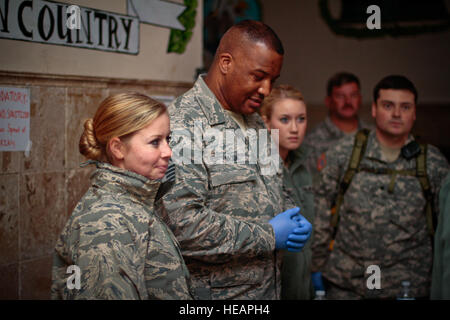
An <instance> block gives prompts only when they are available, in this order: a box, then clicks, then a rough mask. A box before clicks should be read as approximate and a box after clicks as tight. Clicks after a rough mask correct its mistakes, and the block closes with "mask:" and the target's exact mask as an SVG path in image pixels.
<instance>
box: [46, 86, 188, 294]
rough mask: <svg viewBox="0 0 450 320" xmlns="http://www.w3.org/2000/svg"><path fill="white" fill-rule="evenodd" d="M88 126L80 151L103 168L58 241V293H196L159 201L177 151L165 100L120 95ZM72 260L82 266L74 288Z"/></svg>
mask: <svg viewBox="0 0 450 320" xmlns="http://www.w3.org/2000/svg"><path fill="white" fill-rule="evenodd" d="M84 128H85V130H84V132H83V134H82V136H81V139H80V145H79V147H80V152H81V153H82V154H83V155H84V156H86V158H88V159H91V161H90V162H91V164H95V166H96V167H97V169H96V171H95V172H94V174H93V175H92V178H91V181H92V184H91V187H90V188H89V190H88V191H87V192H86V194H85V195H84V196H83V198H82V199H81V200H80V202H79V203H78V204H77V206H76V208H75V210H74V211H73V213H72V216H71V217H70V219H69V221H68V222H67V224H66V226H65V228H64V230H63V232H62V233H61V236H60V238H59V240H58V242H57V244H56V248H55V253H54V261H53V276H52V278H53V279H52V280H53V284H52V298H53V299H191V294H190V291H189V273H188V271H187V268H186V266H185V264H184V261H183V258H182V256H181V253H180V250H179V247H178V243H177V240H176V239H175V237H174V236H173V234H172V232H171V231H170V229H169V228H167V227H166V225H165V224H164V223H163V222H162V220H161V217H160V214H161V212H157V211H156V210H155V207H154V202H155V197H156V194H157V190H158V187H159V184H160V183H159V181H158V180H159V179H161V178H162V177H163V176H164V174H165V172H166V169H167V166H168V161H169V158H170V157H171V155H172V151H171V149H170V147H169V145H168V140H169V134H170V126H169V117H168V114H167V110H166V107H165V106H164V105H163V104H161V103H159V102H157V101H155V100H153V99H151V98H149V97H147V96H145V95H141V94H138V93H123V94H116V95H113V96H110V97H109V98H107V99H106V100H104V101H103V102H102V104H101V105H100V107H99V108H98V110H97V113H96V114H95V117H94V118H93V119H88V120H86V122H85V125H84ZM92 160H93V161H92ZM71 265H75V266H77V267H78V268H79V270H80V272H81V277H80V282H79V287H78V288H76V287H75V288H73V289H71V288H69V287H68V285H67V282H68V281H67V278H68V277H69V274H67V273H66V272H67V269H68V267H69V266H71Z"/></svg>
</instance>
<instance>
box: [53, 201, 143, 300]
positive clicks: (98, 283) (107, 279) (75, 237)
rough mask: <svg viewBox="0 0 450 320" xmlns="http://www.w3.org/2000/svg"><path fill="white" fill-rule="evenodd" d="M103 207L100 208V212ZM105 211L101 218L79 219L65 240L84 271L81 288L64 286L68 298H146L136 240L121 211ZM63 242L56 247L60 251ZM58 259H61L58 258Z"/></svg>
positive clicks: (82, 271) (77, 263) (73, 258)
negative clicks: (135, 245) (87, 220)
mask: <svg viewBox="0 0 450 320" xmlns="http://www.w3.org/2000/svg"><path fill="white" fill-rule="evenodd" d="M99 209H100V208H96V210H97V211H98V210H99ZM104 209H105V210H108V211H109V212H108V214H104V215H103V216H102V218H101V219H100V220H99V221H91V222H83V223H80V222H78V221H75V222H74V223H73V224H72V225H71V226H69V227H68V229H67V230H68V232H67V233H66V236H65V239H64V241H63V243H65V245H66V246H68V247H69V250H68V251H69V252H71V256H72V260H73V261H75V264H76V265H77V266H78V267H79V268H80V271H81V281H80V285H81V288H80V289H79V290H76V289H72V290H68V289H67V288H65V289H64V294H63V298H65V299H107V300H124V299H125V300H134V299H142V298H143V297H141V296H140V291H142V290H143V288H145V283H144V281H143V279H142V277H140V276H139V274H138V270H137V266H138V265H139V263H138V261H137V260H139V257H136V254H135V250H134V241H133V239H132V235H131V234H130V232H129V229H128V228H127V222H126V221H125V219H124V218H123V217H122V216H121V215H120V213H111V212H110V211H111V208H104ZM58 247H59V245H58V244H57V246H56V251H57V252H58V251H60V250H58V249H59V248H58ZM56 259H58V258H56Z"/></svg>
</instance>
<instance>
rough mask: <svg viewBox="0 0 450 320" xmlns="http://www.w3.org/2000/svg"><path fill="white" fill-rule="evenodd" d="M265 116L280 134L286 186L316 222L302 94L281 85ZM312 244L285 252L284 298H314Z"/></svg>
mask: <svg viewBox="0 0 450 320" xmlns="http://www.w3.org/2000/svg"><path fill="white" fill-rule="evenodd" d="M261 116H262V118H263V120H264V122H265V124H266V126H267V128H269V129H270V130H271V129H278V130H279V150H280V157H281V158H282V159H283V163H284V170H283V177H284V184H285V187H286V188H287V190H288V192H289V194H290V196H291V197H292V199H293V200H294V201H295V204H296V205H297V206H299V207H300V208H301V214H302V215H303V216H304V217H305V218H306V219H307V220H308V221H311V222H312V221H313V220H314V195H313V191H312V178H311V175H310V173H309V172H308V169H307V165H306V162H307V157H308V155H309V152H310V149H309V148H308V147H307V146H305V145H303V144H302V143H303V139H304V138H305V132H306V126H307V116H306V104H305V102H304V100H303V95H302V94H301V92H300V91H298V90H297V89H295V88H294V87H292V86H289V85H279V86H277V87H275V88H274V89H273V90H272V92H271V93H270V94H269V95H268V96H267V97H266V98H265V99H264V101H263V104H262V107H261ZM311 254H312V253H311V241H308V242H307V243H306V245H305V246H304V248H303V249H302V250H301V251H300V252H284V254H283V265H282V268H281V298H282V299H288V300H291V299H304V300H308V299H311V298H312V297H313V293H312V292H313V288H312V284H311Z"/></svg>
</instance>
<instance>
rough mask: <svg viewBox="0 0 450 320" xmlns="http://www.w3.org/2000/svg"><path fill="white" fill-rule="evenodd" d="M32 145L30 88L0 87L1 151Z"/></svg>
mask: <svg viewBox="0 0 450 320" xmlns="http://www.w3.org/2000/svg"><path fill="white" fill-rule="evenodd" d="M29 145H30V89H28V88H13V87H0V151H27V149H28V148H29Z"/></svg>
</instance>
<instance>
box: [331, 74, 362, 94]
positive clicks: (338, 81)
mask: <svg viewBox="0 0 450 320" xmlns="http://www.w3.org/2000/svg"><path fill="white" fill-rule="evenodd" d="M353 82H354V83H356V84H357V85H358V88H359V89H361V86H360V84H359V79H358V77H357V76H355V75H354V74H353V73H349V72H338V73H336V74H335V75H334V76H332V77H331V78H330V80H328V84H327V96H328V97H331V93H332V92H333V88H334V87H340V86H342V85H343V84H346V83H353Z"/></svg>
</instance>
